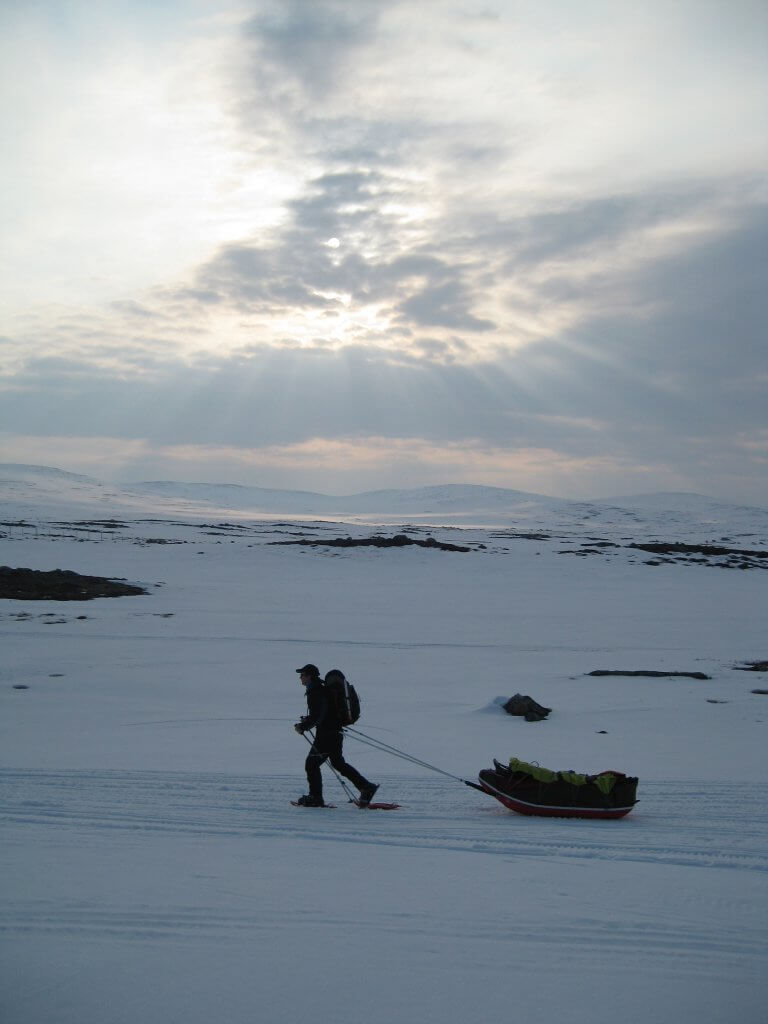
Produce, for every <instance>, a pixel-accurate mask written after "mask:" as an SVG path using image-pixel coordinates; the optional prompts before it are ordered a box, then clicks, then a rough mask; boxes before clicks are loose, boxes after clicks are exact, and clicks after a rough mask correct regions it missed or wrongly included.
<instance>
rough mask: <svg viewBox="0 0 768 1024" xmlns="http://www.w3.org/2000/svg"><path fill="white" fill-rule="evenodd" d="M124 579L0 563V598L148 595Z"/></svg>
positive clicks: (89, 598)
mask: <svg viewBox="0 0 768 1024" xmlns="http://www.w3.org/2000/svg"><path fill="white" fill-rule="evenodd" d="M146 593H148V591H146V590H144V589H143V587H137V586H134V585H132V584H130V583H125V582H124V581H122V580H110V579H106V578H104V577H103V576H81V575H80V574H79V573H77V572H72V571H71V570H69V569H53V570H52V571H51V572H43V571H40V570H37V569H11V568H10V567H9V566H7V565H3V566H0V598H6V599H8V600H14V601H91V600H92V599H93V598H95V597H128V596H135V595H138V594H146Z"/></svg>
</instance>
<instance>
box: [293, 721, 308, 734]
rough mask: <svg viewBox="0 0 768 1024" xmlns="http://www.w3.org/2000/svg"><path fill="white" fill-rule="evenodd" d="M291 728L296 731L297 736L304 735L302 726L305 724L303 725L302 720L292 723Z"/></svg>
mask: <svg viewBox="0 0 768 1024" xmlns="http://www.w3.org/2000/svg"><path fill="white" fill-rule="evenodd" d="M293 728H294V729H295V730H296V732H297V733H298V734H299V736H303V735H304V728H305V726H304V723H303V722H297V723H296V725H294V727H293Z"/></svg>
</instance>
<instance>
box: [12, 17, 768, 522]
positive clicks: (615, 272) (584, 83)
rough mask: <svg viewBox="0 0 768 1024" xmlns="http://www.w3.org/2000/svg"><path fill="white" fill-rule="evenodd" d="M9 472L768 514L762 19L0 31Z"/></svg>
mask: <svg viewBox="0 0 768 1024" xmlns="http://www.w3.org/2000/svg"><path fill="white" fill-rule="evenodd" d="M0 78H1V79H2V96H3V102H2V109H1V110H0V124H1V127H2V137H3V145H2V147H0V149H1V151H2V152H1V153H0V175H1V176H2V180H3V182H4V185H3V189H2V194H1V195H0V237H2V245H1V248H0V274H1V277H0V280H2V282H3V284H2V289H1V290H0V292H1V293H0V461H4V462H24V463H35V464H42V465H51V466H57V467H59V468H61V469H65V470H69V471H71V472H81V473H86V474H89V475H93V476H96V477H99V478H101V479H106V480H120V481H136V480H148V479H154V480H158V479H163V480H186V481H209V482H218V483H222V482H227V483H241V484H250V485H257V486H263V487H275V488H291V489H308V490H316V491H322V492H324V493H334V494H350V493H354V492H357V491H361V490H369V489H373V488H386V487H417V486H422V485H425V484H445V483H474V484H486V485H491V486H497V487H510V488H515V489H520V490H528V491H534V492H537V493H543V494H550V495H555V496H560V497H574V498H575V497H581V498H586V497H607V496H611V495H620V494H633V493H641V492H653V491H696V492H699V493H703V494H709V495H711V496H713V497H719V498H725V499H732V500H736V501H739V502H743V503H747V504H750V503H752V504H762V505H768V402H767V401H766V390H767V389H766V384H768V340H767V338H766V322H767V321H768V316H767V313H768V310H767V309H766V306H767V305H768V300H767V299H766V295H768V280H766V278H767V277H768V274H766V263H767V261H766V253H768V182H767V181H766V167H768V132H766V130H765V125H766V124H768V7H766V5H765V4H764V3H762V0H759V2H758V0H756V2H753V0H728V2H725V0H690V2H689V0H676V2H674V3H669V0H645V2H643V3H642V4H637V3H630V2H625V0H579V2H578V3H575V2H572V0H567V2H566V0H536V2H535V3H534V2H532V0H531V2H527V0H424V2H423V3H419V4H414V3H412V2H400V0H276V2H267V0H256V2H252V3H247V2H246V3H234V2H228V0H177V2H172V0H169V2H154V0H153V2H150V0H140V2H137V0H130V2H127V0H124V2H120V0H104V2H101V3H99V4H96V5H94V4H91V3H88V2H87V0H82V2H81V0H56V2H53V0H4V2H3V3H1V4H0Z"/></svg>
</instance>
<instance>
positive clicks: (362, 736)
mask: <svg viewBox="0 0 768 1024" xmlns="http://www.w3.org/2000/svg"><path fill="white" fill-rule="evenodd" d="M344 732H345V733H347V734H350V735H351V736H352V737H353V739H356V740H357V741H358V742H359V743H363V744H364V745H365V746H366V747H373V749H374V750H380V751H382V752H383V753H385V754H392V756H393V757H399V758H400V759H401V760H403V761H409V762H410V763H411V764H418V765H421V767H422V768H428V769H429V770H430V771H432V772H437V773H438V774H439V775H446V776H447V777H448V778H449V779H455V780H456V782H463V783H464V785H465V786H474V785H475V784H474V783H473V782H467V780H466V779H460V778H459V776H458V775H452V774H451V773H450V772H446V771H443V769H442V768H436V767H435V765H433V764H429V762H428V761H422V760H421V758H419V757H414V755H413V754H407V753H406V752H405V751H404V750H398V748H397V747H393V746H392V745H391V744H389V743H385V742H384V741H383V740H380V739H378V738H377V737H375V736H369V735H368V734H367V733H365V732H360V730H359V729H353V728H352V727H351V726H347V727H346V728H345V729H344ZM476 788H478V789H479V788H480V787H479V786H478V787H476Z"/></svg>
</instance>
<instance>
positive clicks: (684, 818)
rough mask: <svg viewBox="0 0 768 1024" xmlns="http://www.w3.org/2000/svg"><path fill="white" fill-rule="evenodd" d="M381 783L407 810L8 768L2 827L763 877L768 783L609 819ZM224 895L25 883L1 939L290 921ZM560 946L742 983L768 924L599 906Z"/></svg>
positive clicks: (525, 937)
mask: <svg viewBox="0 0 768 1024" xmlns="http://www.w3.org/2000/svg"><path fill="white" fill-rule="evenodd" d="M380 781H381V783H382V786H381V794H382V799H397V800H400V801H401V802H402V807H401V809H400V810H398V811H391V812H385V811H360V810H359V809H357V808H356V807H352V806H351V805H349V804H347V803H344V797H343V795H342V794H341V793H340V792H339V790H338V786H337V784H336V783H335V781H334V780H333V779H330V778H329V779H327V780H326V785H327V786H328V790H327V793H326V796H327V798H328V799H333V800H334V801H335V802H336V803H337V808H336V809H335V810H319V809H318V810H309V809H299V808H294V807H291V806H290V805H289V800H290V799H291V798H292V797H294V796H295V795H296V788H297V779H296V776H293V775H292V776H287V775H285V776H282V775H281V776H271V777H263V776H260V777H256V776H254V777H246V776H237V775H226V774H203V773H199V774H198V773H188V774H187V773H167V772H135V771H125V772H123V771H104V770H93V771H64V772H47V771H39V772H35V771H14V770H11V769H6V770H0V793H1V794H2V800H1V802H0V826H2V829H3V832H4V834H5V836H6V843H8V844H9V846H10V845H12V844H14V843H15V842H18V843H20V844H22V846H24V847H27V846H29V844H30V842H32V843H33V844H34V846H36V847H38V848H41V847H46V846H48V847H50V848H52V849H58V848H60V847H61V845H62V844H64V845H65V847H67V848H69V849H72V850H74V851H75V852H76V851H77V850H80V849H82V850H88V851H89V853H91V854H92V851H93V847H94V845H95V844H98V843H101V844H102V845H103V844H104V843H106V844H108V845H107V848H108V849H111V850H118V849H120V848H121V847H123V846H124V844H125V838H126V833H129V834H131V835H132V836H133V837H134V839H137V840H138V841H139V842H140V844H141V847H142V848H144V849H146V848H147V844H149V846H150V848H151V844H152V843H153V842H157V841H160V839H161V838H162V837H163V836H166V837H167V836H176V837H179V836H181V835H183V836H186V837H187V838H188V839H190V840H191V839H192V837H198V838H200V837H204V838H207V839H213V840H217V839H218V840H219V841H223V840H224V839H227V838H232V837H234V838H235V839H236V840H237V841H238V842H239V843H242V842H245V843H246V844H247V842H248V840H253V841H254V852H253V858H254V861H255V862H257V861H258V859H259V850H260V849H261V850H263V847H262V846H261V845H260V844H262V843H264V842H270V841H272V840H275V841H283V842H284V841H285V840H288V841H289V842H291V843H292V844H294V846H295V845H296V844H298V845H299V846H301V845H305V846H307V847H308V848H312V847H315V848H316V847H317V844H318V843H325V842H327V843H341V844H349V843H352V844H369V845H370V844H373V845H377V846H380V847H390V848H392V847H395V848H397V847H400V848H410V849H411V850H412V851H418V850H420V851H425V852H427V853H429V854H430V855H439V854H440V852H441V851H442V852H449V851H453V852H455V851H460V852H461V853H463V854H468V855H470V856H475V855H476V856H477V857H478V858H479V860H478V866H477V875H478V876H479V877H481V876H482V874H483V871H484V868H483V862H484V860H485V858H488V857H493V858H499V857H500V858H504V859H505V860H506V861H508V862H509V864H510V874H511V875H512V874H514V873H515V872H516V870H519V871H520V872H521V876H524V874H525V871H526V867H525V865H526V864H529V863H531V862H532V861H535V862H537V864H541V862H542V861H546V859H548V858H558V859H563V858H566V859H569V860H570V861H571V862H574V861H582V862H584V861H591V862H592V863H593V864H594V863H597V864H598V865H599V864H602V865H604V866H606V867H607V865H608V864H609V863H614V864H616V865H618V866H619V867H620V869H621V870H622V872H623V874H624V875H626V870H625V869H630V870H631V865H632V864H638V863H643V864H645V865H649V866H651V867H653V866H654V865H655V866H657V867H660V868H664V869H665V870H675V868H676V867H677V866H684V867H686V868H688V869H691V868H693V869H699V868H702V869H711V868H717V869H720V870H722V871H725V872H739V873H743V872H745V871H746V872H757V873H765V872H768V848H767V846H766V842H765V837H766V834H767V833H768V810H766V808H767V806H768V804H767V802H766V801H765V799H764V797H765V792H764V788H763V790H762V792H761V791H760V790H759V789H758V788H757V787H749V788H748V789H747V788H745V787H744V786H743V785H738V784H736V783H732V784H728V783H721V784H708V785H707V786H706V787H702V786H701V785H700V784H695V783H691V782H672V781H668V782H663V783H660V782H656V783H647V784H644V785H641V787H640V797H641V803H639V804H638V806H637V808H636V809H635V811H634V812H633V813H632V814H631V815H630V816H629V817H627V818H625V819H623V820H621V821H613V822H610V821H609V822H600V821H586V820H581V821H580V820H573V819H570V820H569V819H544V818H527V817H523V816H520V815H516V814H514V813H512V812H510V811H507V810H506V809H505V808H503V807H501V806H500V805H498V804H496V803H495V802H494V801H492V800H491V798H486V797H484V796H483V795H482V794H479V793H477V794H475V793H474V792H471V791H470V790H468V789H466V790H465V789H464V788H462V787H461V786H460V784H459V783H452V782H446V781H444V780H442V779H440V780H432V779H424V778H421V777H419V778H416V777H400V776H389V777H383V778H381V779H380ZM737 807H738V813H737V812H736V811H735V810H734V808H737ZM153 837H154V838H153ZM246 848H247V847H246ZM497 863H498V862H497ZM621 865H624V868H623V869H622V868H621ZM224 896H225V898H223V899H222V892H219V893H218V894H217V897H216V901H215V902H210V894H209V896H208V901H207V900H206V887H205V884H204V881H203V882H201V884H200V889H199V900H200V902H199V903H197V904H195V905H189V904H183V905H176V904H174V903H173V902H172V900H173V897H172V896H171V902H169V903H164V902H162V901H159V902H158V901H156V900H153V901H152V902H142V901H141V900H139V901H138V902H136V901H133V902H129V901H127V900H126V899H125V894H124V893H123V894H122V897H123V898H121V894H118V893H115V895H114V897H113V898H112V899H110V900H109V901H108V902H107V903H106V904H94V903H93V902H90V901H84V900H82V899H80V900H78V899H76V898H71V899H67V898H66V897H64V898H62V897H61V895H59V896H57V897H56V898H52V899H46V898H45V896H44V889H36V891H35V895H34V896H32V895H30V897H29V898H24V897H23V896H22V894H21V893H18V894H15V895H14V896H11V898H10V899H7V900H6V901H5V905H4V909H3V911H2V914H1V915H0V934H2V935H3V936H4V938H5V940H6V941H14V940H15V939H17V940H20V939H21V938H22V936H27V937H29V938H32V937H34V936H35V935H37V936H40V937H43V936H45V935H48V936H49V937H53V938H56V937H58V938H59V939H66V938H67V937H69V938H71V939H78V940H88V941H96V942H100V941H108V940H109V941H111V940H120V941H127V942H145V941H147V940H150V941H153V942H164V941H174V942H178V941H197V940H198V939H205V940H206V941H224V942H230V941H234V942H239V941H242V939H243V938H244V936H245V935H247V934H249V933H250V934H252V935H257V934H258V935H263V936H264V941H269V936H270V935H274V933H275V929H276V928H277V927H280V926H281V920H282V915H283V913H284V911H283V907H282V904H281V903H280V902H279V900H277V899H276V898H275V899H274V900H273V901H271V902H270V900H269V899H268V900H267V901H266V903H264V901H262V902H261V904H260V905H259V906H258V909H257V908H255V907H254V908H249V906H248V904H247V902H246V904H245V905H243V903H242V900H241V899H240V898H238V895H237V894H236V893H233V894H231V896H232V899H231V901H230V898H229V897H226V893H224ZM313 915H318V921H319V920H320V918H322V919H323V921H324V923H325V924H328V923H329V919H328V911H327V909H325V910H323V911H321V910H319V909H317V910H314V909H311V908H308V909H307V910H306V911H302V912H301V921H300V926H301V927H312V925H313ZM350 915H352V916H350ZM332 917H334V918H335V919H336V920H335V923H336V924H338V925H339V927H341V928H342V929H349V928H355V927H358V923H357V922H356V920H355V918H354V907H352V908H350V907H342V906H340V907H338V908H337V909H336V912H335V914H334V915H332ZM404 917H408V908H407V906H406V907H402V906H397V905H395V906H393V908H392V909H391V910H387V911H385V912H383V913H382V914H381V915H380V916H379V919H378V923H377V927H378V928H380V929H384V930H385V931H391V932H392V933H393V934H394V933H396V932H398V931H399V930H401V929H402V928H403V925H404ZM331 923H334V922H333V921H331ZM419 927H420V925H419V922H418V921H417V920H414V921H413V922H411V923H410V930H411V931H413V929H414V928H416V930H418V928H419ZM508 927H509V924H508V919H507V916H506V914H503V913H500V914H496V915H490V916H487V917H483V916H482V915H478V916H475V917H473V918H472V919H470V920H468V919H467V915H466V912H465V910H462V909H460V908H457V909H456V910H455V911H454V910H452V909H451V908H450V906H448V907H446V909H445V912H444V916H443V919H442V920H441V930H442V933H443V934H448V935H451V934H455V936H456V937H457V938H459V937H461V938H462V939H464V940H466V939H467V938H468V937H471V938H473V939H478V940H481V941H482V940H486V939H487V940H494V939H495V938H498V937H499V936H500V935H501V932H500V929H507V928H508ZM515 929H516V936H517V939H518V940H519V941H521V942H523V943H529V944H533V946H539V945H541V944H542V943H550V945H551V941H552V936H551V934H550V933H549V932H548V931H547V930H546V929H545V930H542V928H541V927H540V923H539V922H538V920H536V919H534V920H525V919H523V920H518V921H517V922H516V925H515ZM505 934H506V933H505ZM557 942H558V944H562V945H563V946H564V947H567V948H568V951H569V957H570V958H571V960H572V961H573V959H574V957H575V958H576V959H578V960H582V959H584V960H585V962H586V961H589V960H590V958H594V957H595V956H596V955H602V954H603V953H606V954H607V953H609V951H612V950H615V949H616V948H617V947H622V948H624V949H627V950H629V949H631V950H632V951H633V955H635V956H638V957H641V958H645V959H646V960H648V958H650V960H651V961H653V962H656V963H661V962H664V961H667V962H668V963H669V964H676V965H677V968H678V969H685V971H686V972H687V973H689V974H692V975H695V976H700V977H702V978H703V977H705V976H706V975H707V973H708V972H709V971H710V970H711V969H712V967H713V965H714V963H715V962H716V963H717V965H718V967H717V969H718V970H719V971H722V970H726V969H727V970H728V971H730V972H732V974H733V973H734V972H735V974H736V975H739V976H741V975H742V974H743V976H744V977H745V979H746V978H751V977H753V976H754V974H755V972H756V971H758V970H759V964H760V963H761V962H762V958H763V956H764V949H765V934H764V931H763V929H761V928H758V927H756V926H754V925H752V926H750V924H748V923H747V922H739V923H737V922H735V921H733V920H722V921H720V922H719V923H718V926H717V927H716V928H712V929H708V930H706V931H702V930H701V922H700V921H697V920H695V919H692V920H686V919H685V918H680V917H676V916H670V918H669V919H666V920H665V919H662V920H653V919H652V918H649V919H647V920H646V919H640V920H638V919H637V918H634V919H633V918H632V917H631V916H629V917H628V918H627V919H626V920H616V919H613V918H609V919H606V918H605V916H601V914H600V912H596V913H595V914H594V915H590V914H584V913H582V914H579V915H575V916H571V917H567V918H565V919H561V920H559V921H558V937H557Z"/></svg>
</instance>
